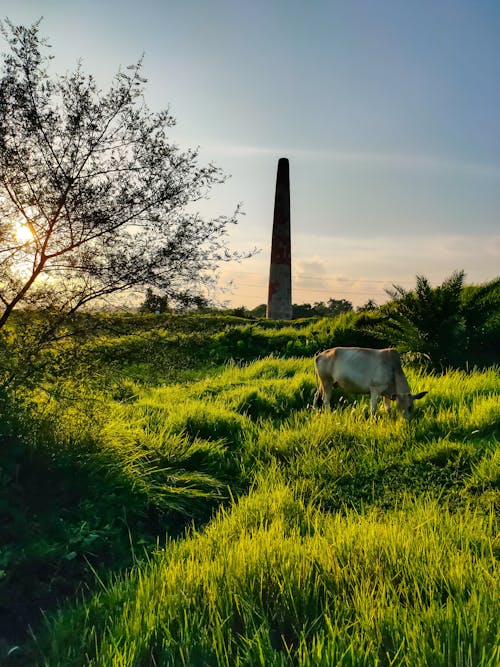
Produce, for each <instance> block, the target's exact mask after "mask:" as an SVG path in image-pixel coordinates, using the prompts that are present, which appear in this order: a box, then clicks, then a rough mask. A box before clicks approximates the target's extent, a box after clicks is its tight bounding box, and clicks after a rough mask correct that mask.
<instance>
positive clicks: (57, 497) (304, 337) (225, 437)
mask: <svg viewBox="0 0 500 667" xmlns="http://www.w3.org/2000/svg"><path fill="white" fill-rule="evenodd" d="M96 324H98V325H99V326H93V327H92V332H93V333H92V335H89V336H88V338H87V341H86V343H85V344H84V346H83V348H82V347H81V346H80V347H79V348H78V351H77V353H76V352H75V354H74V353H73V352H74V351H73V350H72V349H71V348H70V347H64V346H60V347H59V348H57V349H56V348H54V349H53V350H51V352H50V355H52V357H51V363H50V364H47V367H48V368H50V372H48V373H47V374H46V376H45V378H44V379H43V381H41V382H36V383H35V382H32V383H29V382H28V383H26V384H25V385H24V386H22V387H19V388H18V390H17V392H16V393H15V394H14V395H12V394H11V395H10V396H9V397H6V398H5V402H4V405H5V409H4V416H3V423H2V435H1V440H2V442H1V459H0V466H1V476H0V490H1V497H0V501H1V506H0V509H1V515H0V516H1V519H2V521H1V523H0V531H1V533H0V536H1V545H2V551H1V553H0V558H1V560H0V622H1V623H0V628H2V629H1V630H0V637H1V642H0V650H1V651H3V657H4V662H5V664H6V665H7V664H23V665H25V664H39V665H47V666H50V667H56V666H58V665H60V666H61V667H62V666H64V667H70V666H72V665H75V666H76V665H82V666H83V665H95V666H97V665H99V666H104V665H105V666H106V667H107V666H108V665H109V666H112V665H113V666H114V665H116V666H118V665H127V666H128V665H130V666H132V665H238V664H239V665H266V666H267V665H311V666H312V665H333V664H335V665H336V664H338V665H408V666H410V665H411V666H414V665H417V666H418V665H422V666H424V665H442V666H443V667H444V666H445V665H491V666H493V665H496V664H498V661H499V660H500V652H499V639H500V636H499V618H500V604H499V602H498V600H499V599H500V595H499V594H500V590H499V585H498V582H499V577H498V556H499V555H500V543H499V541H498V537H497V535H498V522H497V514H496V512H497V511H498V500H499V491H500V489H499V486H500V484H499V482H500V448H499V446H498V438H499V432H500V378H499V374H498V369H495V368H490V369H483V370H474V371H470V372H465V371H450V372H448V373H446V374H443V375H437V374H426V373H425V372H423V371H422V370H419V369H418V368H412V367H409V368H407V375H408V378H409V381H410V386H411V387H412V388H413V389H414V390H421V389H426V390H428V391H429V394H428V395H427V396H426V398H425V399H424V400H423V401H421V406H420V410H419V413H418V415H417V417H416V418H415V419H414V420H413V421H412V422H410V423H408V422H405V421H403V420H401V419H400V418H399V417H397V416H396V415H392V414H391V415H389V416H387V415H385V414H384V412H383V411H382V410H381V412H380V415H379V418H378V419H377V421H376V422H374V423H373V422H371V421H370V420H369V419H368V418H367V417H368V412H369V408H368V401H367V399H366V398H365V397H363V398H361V400H360V399H359V397H357V399H355V398H354V397H350V396H345V397H342V396H341V395H340V394H337V395H336V398H337V399H338V401H339V402H338V403H337V407H336V409H335V410H334V411H332V412H330V413H318V412H314V411H312V410H311V407H310V404H311V402H312V396H313V393H314V390H315V387H316V381H315V378H314V371H313V364H312V355H313V354H314V352H316V351H317V350H319V349H322V348H325V347H329V346H331V345H333V344H349V343H350V344H370V340H369V338H367V334H366V333H363V332H362V331H358V330H356V328H355V322H354V320H353V318H352V316H348V317H342V318H338V319H336V320H318V321H304V322H298V323H297V324H296V325H295V326H289V325H287V326H286V327H279V326H278V327H276V325H274V326H273V327H268V326H266V325H265V323H251V324H249V323H248V322H245V321H240V320H238V319H237V318H232V319H231V320H229V319H224V318H213V317H206V318H198V319H193V318H170V319H169V318H165V319H164V320H158V319H156V320H155V319H154V318H148V317H145V318H144V319H141V318H136V319H134V318H119V317H118V318H115V320H114V321H113V322H112V327H113V328H112V330H111V331H110V327H109V322H106V323H104V324H106V329H104V328H101V327H100V325H103V321H102V320H100V319H99V318H97V323H96ZM158 325H160V326H158ZM65 345H66V343H65ZM278 355H279V356H278ZM40 607H41V608H42V609H44V610H45V612H46V614H47V618H46V619H45V620H44V619H42V618H41V616H40V614H39V611H38V610H39V608H40ZM28 623H29V624H31V626H32V629H33V634H34V637H35V640H34V641H30V640H29V639H28V634H27V632H26V629H27V625H28ZM16 647H18V648H16ZM9 652H10V655H9V656H8V657H6V656H7V654H8V653H9ZM0 659H1V658H0ZM16 661H17V662H16ZM0 664H1V663H0Z"/></svg>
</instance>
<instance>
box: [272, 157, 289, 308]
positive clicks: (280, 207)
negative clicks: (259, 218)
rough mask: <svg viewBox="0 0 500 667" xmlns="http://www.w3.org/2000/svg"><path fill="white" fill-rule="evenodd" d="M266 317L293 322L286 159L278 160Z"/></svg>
mask: <svg viewBox="0 0 500 667" xmlns="http://www.w3.org/2000/svg"><path fill="white" fill-rule="evenodd" d="M266 317H268V318H269V319H272V320H291V319H292V259H291V247H290V167H289V163H288V159H287V158H285V157H282V158H280V159H279V160H278V173H277V176H276V195H275V198H274V218H273V239H272V245H271V269H270V271H269V292H268V297H267V314H266Z"/></svg>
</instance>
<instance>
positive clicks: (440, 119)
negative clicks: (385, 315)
mask: <svg viewBox="0 0 500 667" xmlns="http://www.w3.org/2000/svg"><path fill="white" fill-rule="evenodd" d="M42 16H43V20H42V22H41V27H40V32H41V33H42V34H43V35H45V36H47V38H48V39H49V42H50V43H51V45H52V55H53V56H54V65H53V66H54V69H55V70H56V71H58V72H60V73H64V72H66V71H68V70H72V69H74V67H75V66H76V64H77V62H78V61H79V60H81V62H82V64H83V67H84V69H85V70H86V71H87V72H89V73H92V74H94V75H95V76H96V78H97V80H98V82H99V83H100V85H102V87H103V88H106V87H107V86H109V84H110V83H111V80H112V77H113V75H114V74H115V73H116V72H117V70H118V69H119V68H120V67H122V68H124V67H126V66H127V65H128V64H131V63H134V62H136V61H137V60H138V59H139V58H140V57H141V56H142V55H143V56H144V60H143V74H144V76H145V77H146V78H147V79H148V83H147V85H146V93H145V97H146V101H147V103H148V105H149V107H150V108H151V109H152V110H160V109H164V108H166V107H169V108H170V110H171V112H172V113H173V115H174V116H175V117H176V119H177V125H176V127H175V128H173V129H172V139H173V140H174V141H175V142H176V143H178V144H179V145H180V146H183V147H188V146H189V147H199V149H200V160H201V161H202V162H204V163H208V162H214V163H215V164H216V165H217V166H219V167H221V168H222V169H223V170H224V172H226V173H227V174H228V175H230V178H229V179H228V180H227V182H226V183H224V184H223V185H220V186H217V187H215V188H214V189H213V190H212V191H211V193H210V198H209V199H208V200H207V201H203V202H200V203H199V206H198V209H199V210H200V212H201V213H203V214H204V215H206V216H217V215H230V214H231V213H232V212H233V211H234V209H235V208H236V206H237V205H238V204H239V203H242V206H243V212H244V215H243V216H242V217H241V218H240V221H239V224H238V225H237V226H236V227H231V229H230V236H229V245H230V246H231V247H232V248H234V249H238V250H242V251H246V250H251V249H252V248H257V249H258V250H259V252H258V253H257V254H255V255H254V256H253V257H252V258H250V259H247V260H244V261H242V262H240V263H236V262H233V263H231V264H225V265H223V266H222V267H221V271H220V274H221V277H220V284H221V287H223V288H224V289H223V290H222V291H221V293H220V299H221V301H222V302H224V303H225V304H226V305H228V306H234V307H236V306H241V305H244V306H246V307H248V308H253V307H255V306H257V305H258V304H262V303H265V302H266V300H267V281H268V278H269V263H270V246H271V233H272V219H273V207H274V189H275V182H276V170H277V163H278V159H279V158H280V157H287V158H288V159H289V161H290V190H291V192H290V198H291V235H292V299H293V302H294V303H315V302H316V301H325V302H326V301H328V299H330V298H334V299H347V300H349V301H351V302H352V303H353V305H354V306H359V305H362V304H364V303H366V302H367V301H368V300H369V299H373V300H375V302H377V303H379V304H381V303H383V302H384V301H385V300H386V299H387V298H388V297H387V293H386V291H385V290H386V289H390V288H391V286H392V285H393V284H398V285H401V286H403V287H405V288H407V289H411V288H412V287H413V286H414V285H415V277H416V276H417V275H424V276H426V277H427V278H428V279H429V280H430V282H431V284H433V285H437V284H440V283H441V282H442V281H443V280H444V279H445V278H447V277H449V276H450V275H451V273H452V272H453V271H455V270H462V269H463V270H464V271H465V273H466V283H469V284H470V283H474V284H477V283H481V282H485V281H487V280H491V279H493V278H495V277H498V275H500V2H498V0H481V1H480V2H478V1H477V0H453V1H452V0H342V1H341V0H329V1H328V0H310V1H308V2H305V1H304V0H141V2H137V0H134V1H133V2H132V0H86V1H85V2H84V1H82V0H71V2H68V0H2V5H1V10H0V18H2V19H3V18H6V17H7V18H9V19H10V20H11V21H12V22H13V23H15V24H24V25H29V24H32V23H33V22H35V21H36V20H38V19H39V18H40V17H42ZM1 51H2V52H3V51H5V45H4V44H2V48H1Z"/></svg>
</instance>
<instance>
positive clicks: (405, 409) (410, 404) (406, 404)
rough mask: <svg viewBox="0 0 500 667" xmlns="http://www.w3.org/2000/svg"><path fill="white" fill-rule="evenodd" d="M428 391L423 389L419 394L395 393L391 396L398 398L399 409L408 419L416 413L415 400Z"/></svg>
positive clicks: (394, 398)
mask: <svg viewBox="0 0 500 667" xmlns="http://www.w3.org/2000/svg"><path fill="white" fill-rule="evenodd" d="M427 393H428V392H426V391H421V392H420V393H418V394H394V395H393V396H391V398H392V399H393V400H396V405H397V406H398V410H399V411H400V412H401V414H402V415H403V417H406V419H411V418H412V417H413V415H414V414H415V405H414V401H416V400H418V399H419V398H422V396H425V395H426V394H427Z"/></svg>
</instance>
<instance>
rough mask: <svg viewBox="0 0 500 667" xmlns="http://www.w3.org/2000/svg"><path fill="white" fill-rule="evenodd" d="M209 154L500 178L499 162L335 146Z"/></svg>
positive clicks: (228, 149)
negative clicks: (345, 148) (316, 161)
mask: <svg viewBox="0 0 500 667" xmlns="http://www.w3.org/2000/svg"><path fill="white" fill-rule="evenodd" d="M202 150H204V151H207V153H210V154H212V155H225V156H231V157H239V158H246V157H259V156H272V157H279V156H283V157H288V158H290V159H302V160H304V159H305V160H321V161H330V162H338V163H345V164H347V163H350V164H359V165H373V166H376V165H378V166H381V167H386V168H389V169H418V170H435V171H459V172H463V173H470V174H477V175H484V176H493V177H498V178H500V164H494V163H481V162H472V161H467V160H461V159H458V158H451V157H445V156H439V155H425V154H419V153H384V152H365V151H348V150H347V151H346V150H334V149H314V148H312V149H309V148H296V147H293V146H288V147H287V146H281V147H280V146H250V145H242V144H213V145H206V146H203V147H202Z"/></svg>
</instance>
